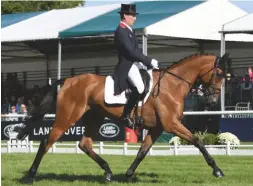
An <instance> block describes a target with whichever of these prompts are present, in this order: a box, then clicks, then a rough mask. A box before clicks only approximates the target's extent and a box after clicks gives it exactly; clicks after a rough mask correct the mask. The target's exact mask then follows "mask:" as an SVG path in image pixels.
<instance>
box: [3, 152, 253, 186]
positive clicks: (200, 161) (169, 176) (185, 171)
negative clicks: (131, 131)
mask: <svg viewBox="0 0 253 186" xmlns="http://www.w3.org/2000/svg"><path fill="white" fill-rule="evenodd" d="M34 157H35V154H24V153H23V154H21V153H19V154H6V153H4V154H2V178H1V179H2V185H3V186H9V185H25V183H24V180H25V179H26V176H27V175H26V173H27V170H28V169H29V168H30V165H31V163H32V161H33V159H34ZM102 157H103V158H104V159H105V160H106V161H107V162H108V163H109V165H110V167H111V169H112V172H113V176H112V181H111V182H110V183H109V184H110V185H113V186H114V185H115V186H119V185H129V184H130V185H131V184H133V185H138V186H143V185H145V186H146V185H152V186H153V185H154V186H155V185H173V186H177V185H178V186H181V185H182V186H192V185H199V186H227V185H230V186H252V185H253V177H252V172H253V166H252V165H253V156H213V157H214V160H215V161H216V162H217V164H218V165H219V166H220V167H221V168H222V169H223V172H224V174H225V177H223V178H215V177H214V176H213V175H212V170H211V168H210V167H209V166H207V165H206V162H205V160H204V158H203V157H202V156H147V157H146V158H145V159H144V160H143V162H142V163H141V164H140V166H139V167H138V168H137V170H136V173H135V176H134V180H133V183H129V182H128V180H127V179H126V177H125V172H126V170H127V168H128V167H129V166H130V164H131V163H132V161H133V160H134V158H135V156H119V155H102ZM103 184H104V176H103V171H102V170H101V169H100V168H99V167H98V165H97V164H95V163H94V162H93V161H92V160H91V159H90V158H89V157H88V156H87V155H85V154H46V156H45V158H44V159H43V161H42V163H41V165H40V167H39V170H38V174H37V176H36V179H35V182H34V183H33V185H34V186H42V185H43V186H45V185H47V186H51V185H54V186H55V185H61V186H63V185H72V186H74V185H76V186H79V185H89V186H95V185H103Z"/></svg>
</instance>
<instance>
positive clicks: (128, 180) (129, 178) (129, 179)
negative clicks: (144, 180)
mask: <svg viewBox="0 0 253 186" xmlns="http://www.w3.org/2000/svg"><path fill="white" fill-rule="evenodd" d="M136 181H137V178H136V177H135V176H127V182H128V183H134V182H136Z"/></svg>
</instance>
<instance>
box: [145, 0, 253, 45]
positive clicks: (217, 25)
mask: <svg viewBox="0 0 253 186" xmlns="http://www.w3.org/2000/svg"><path fill="white" fill-rule="evenodd" d="M246 14H247V12H246V11H244V10H242V9H240V8H239V7H237V6H236V5H234V4H233V3H231V2H230V1H227V0H209V1H207V2H205V3H201V4H199V5H197V6H195V7H192V8H190V9H187V10H185V11H183V12H181V13H179V14H177V15H174V16H172V17H169V18H167V19H164V20H162V21H160V22H157V23H155V24H153V25H150V26H148V27H147V28H146V33H147V34H148V35H159V36H168V37H180V38H191V39H204V40H220V34H219V31H220V30H221V28H222V25H223V24H224V23H227V22H229V21H232V20H234V19H237V18H239V17H241V16H244V15H246ZM251 24H252V22H251ZM227 41H244V42H249V41H250V42H253V38H252V37H250V36H247V35H241V34H238V35H230V36H228V37H227Z"/></svg>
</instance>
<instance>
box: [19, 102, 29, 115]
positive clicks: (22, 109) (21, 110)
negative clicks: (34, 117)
mask: <svg viewBox="0 0 253 186" xmlns="http://www.w3.org/2000/svg"><path fill="white" fill-rule="evenodd" d="M20 113H22V114H25V113H27V108H26V106H25V104H21V109H20Z"/></svg>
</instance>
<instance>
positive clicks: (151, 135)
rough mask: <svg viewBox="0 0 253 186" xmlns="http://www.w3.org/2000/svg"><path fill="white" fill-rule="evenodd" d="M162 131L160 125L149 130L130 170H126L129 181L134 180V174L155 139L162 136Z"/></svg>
mask: <svg viewBox="0 0 253 186" xmlns="http://www.w3.org/2000/svg"><path fill="white" fill-rule="evenodd" d="M161 133H162V128H161V127H159V126H158V127H156V128H152V129H150V130H149V131H148V134H147V135H146V137H145V139H144V141H143V142H142V144H141V147H140V150H139V152H138V154H137V156H136V158H135V160H134V162H133V163H132V165H131V166H130V167H129V168H128V170H127V172H126V176H127V178H128V181H132V176H133V174H134V172H135V170H136V168H137V167H138V166H139V164H140V163H141V161H142V160H143V159H144V158H145V156H146V155H147V153H148V151H149V149H150V148H151V146H152V145H153V144H154V143H155V141H156V140H157V138H158V137H159V136H160V134H161Z"/></svg>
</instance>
